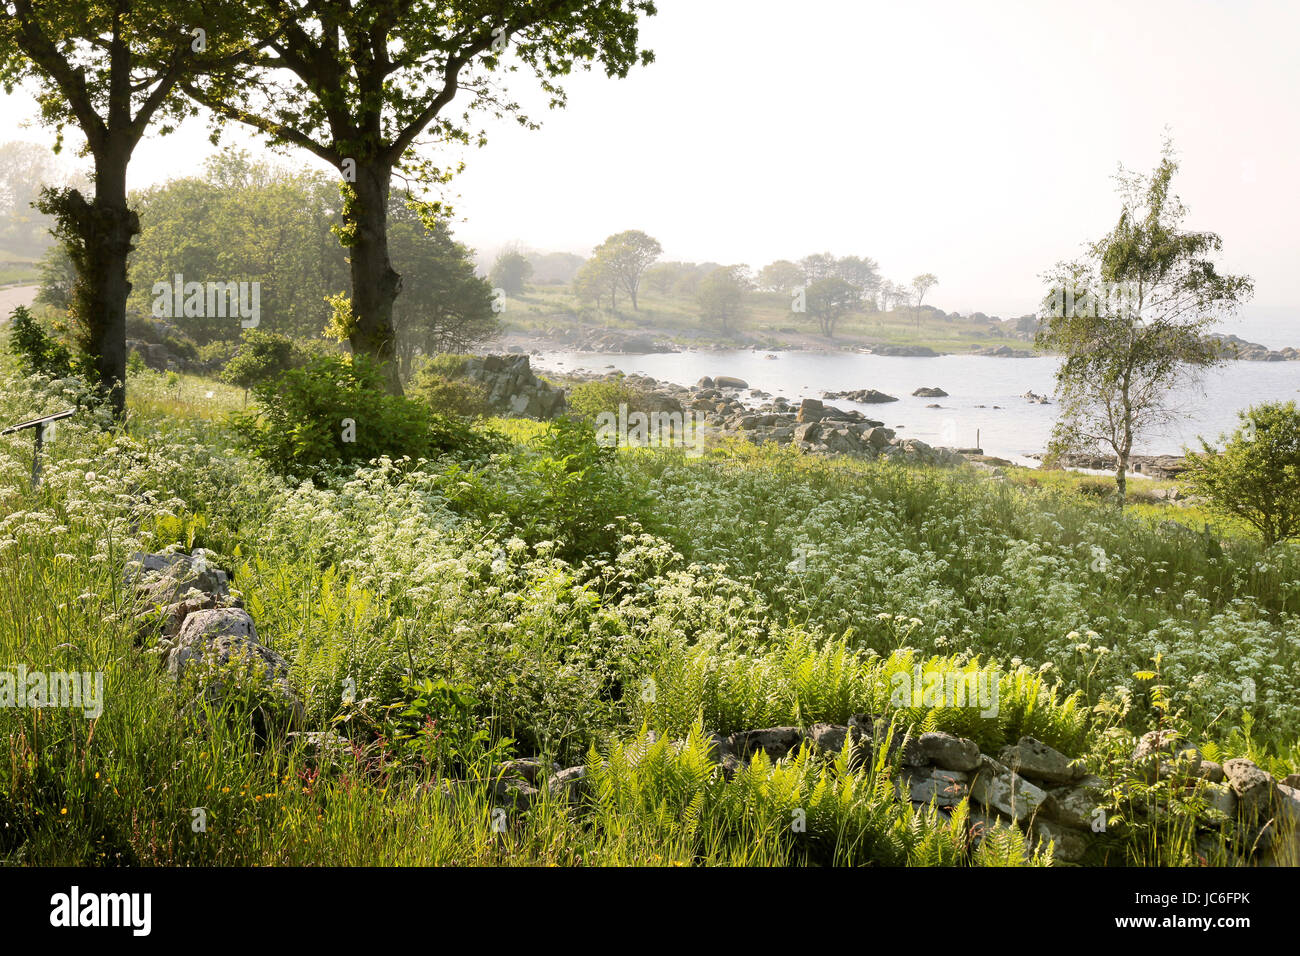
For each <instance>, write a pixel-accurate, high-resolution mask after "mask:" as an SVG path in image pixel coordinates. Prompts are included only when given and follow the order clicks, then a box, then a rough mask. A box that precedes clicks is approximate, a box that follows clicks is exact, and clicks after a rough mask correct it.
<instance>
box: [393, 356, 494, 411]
mask: <svg viewBox="0 0 1300 956" xmlns="http://www.w3.org/2000/svg"><path fill="white" fill-rule="evenodd" d="M443 364H444V365H445V364H446V363H443ZM438 369H439V366H438V365H436V364H435V363H434V362H427V363H425V364H424V365H422V366H421V367H420V370H419V371H418V372H416V374H415V378H414V379H413V380H412V382H411V385H410V388H409V392H410V394H411V396H412V397H413V398H417V399H419V400H420V401H422V402H424V403H425V404H426V405H428V406H429V407H430V408H431V409H433V410H434V411H436V412H440V413H442V414H446V415H459V416H461V417H462V418H477V417H479V416H484V415H491V414H492V412H493V409H492V406H491V404H490V403H489V401H488V391H487V388H486V387H484V386H483V384H482V383H480V382H473V381H470V380H468V379H463V378H453V377H449V376H448V375H447V374H444V373H443V372H441V371H439V370H438Z"/></svg>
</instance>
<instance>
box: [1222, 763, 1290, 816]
mask: <svg viewBox="0 0 1300 956" xmlns="http://www.w3.org/2000/svg"><path fill="white" fill-rule="evenodd" d="M1223 773H1224V775H1225V776H1226V777H1227V778H1228V786H1230V787H1231V788H1232V792H1233V793H1235V794H1236V795H1237V806H1238V808H1239V809H1240V810H1241V813H1242V815H1243V816H1244V817H1245V818H1246V819H1247V820H1255V819H1259V818H1261V817H1263V816H1264V815H1265V814H1267V813H1268V812H1269V810H1270V808H1271V805H1272V803H1273V796H1274V791H1275V790H1276V789H1277V784H1275V783H1274V782H1273V778H1272V777H1270V776H1269V775H1268V774H1267V773H1265V772H1264V771H1263V770H1261V769H1260V768H1259V767H1257V766H1255V764H1254V763H1253V762H1251V761H1250V760H1247V759H1246V758H1245V757H1234V758H1233V759H1232V760H1227V761H1225V762H1224V764H1223Z"/></svg>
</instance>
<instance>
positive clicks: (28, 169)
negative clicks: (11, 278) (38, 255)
mask: <svg viewBox="0 0 1300 956" xmlns="http://www.w3.org/2000/svg"><path fill="white" fill-rule="evenodd" d="M61 178H62V177H61V175H60V170H59V165H58V162H57V160H56V158H55V156H54V154H53V153H52V152H50V150H48V149H46V148H45V147H44V146H41V145H39V144H37V143H24V142H21V141H13V142H9V143H3V144H0V246H3V247H4V248H6V249H8V250H10V251H14V252H19V251H21V252H23V253H25V254H30V253H31V252H33V251H40V250H42V249H44V248H45V247H46V246H48V245H49V244H50V236H49V226H50V222H49V218H48V217H47V216H43V215H41V214H40V213H39V212H38V211H37V209H36V205H35V204H36V199H37V197H38V196H40V193H41V188H42V187H44V186H48V185H51V184H53V183H56V182H58V181H59V180H60V179H61Z"/></svg>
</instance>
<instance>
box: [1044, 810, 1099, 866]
mask: <svg viewBox="0 0 1300 956" xmlns="http://www.w3.org/2000/svg"><path fill="white" fill-rule="evenodd" d="M1033 835H1034V838H1035V840H1034V842H1035V843H1036V844H1037V845H1038V846H1039V847H1042V848H1046V847H1047V846H1049V845H1050V846H1051V847H1052V859H1053V861H1060V862H1061V863H1078V862H1079V861H1080V860H1082V859H1083V857H1084V854H1086V853H1087V852H1088V837H1087V836H1086V835H1084V834H1082V833H1080V832H1079V831H1078V830H1071V829H1069V828H1067V827H1063V826H1061V825H1060V824H1059V823H1053V822H1051V821H1050V820H1045V819H1043V818H1041V817H1039V818H1038V819H1035V820H1034V829H1033Z"/></svg>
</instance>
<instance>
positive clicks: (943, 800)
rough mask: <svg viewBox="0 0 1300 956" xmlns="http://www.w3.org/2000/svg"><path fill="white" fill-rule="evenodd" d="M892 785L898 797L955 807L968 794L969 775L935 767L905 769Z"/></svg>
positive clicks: (922, 802)
mask: <svg viewBox="0 0 1300 956" xmlns="http://www.w3.org/2000/svg"><path fill="white" fill-rule="evenodd" d="M894 785H895V790H896V792H897V793H898V795H899V796H900V797H903V798H906V799H908V800H911V801H912V802H913V803H917V804H929V803H931V802H932V801H933V802H934V803H935V804H936V805H937V806H940V807H955V806H956V805H957V804H959V803H960V802H961V801H962V800H964V799H965V798H966V797H968V796H970V775H969V774H965V773H962V772H961V771H959V770H941V769H939V768H937V767H933V768H915V769H911V770H906V771H904V772H903V773H902V774H900V775H899V777H898V778H897V779H896V780H895V782H894Z"/></svg>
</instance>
